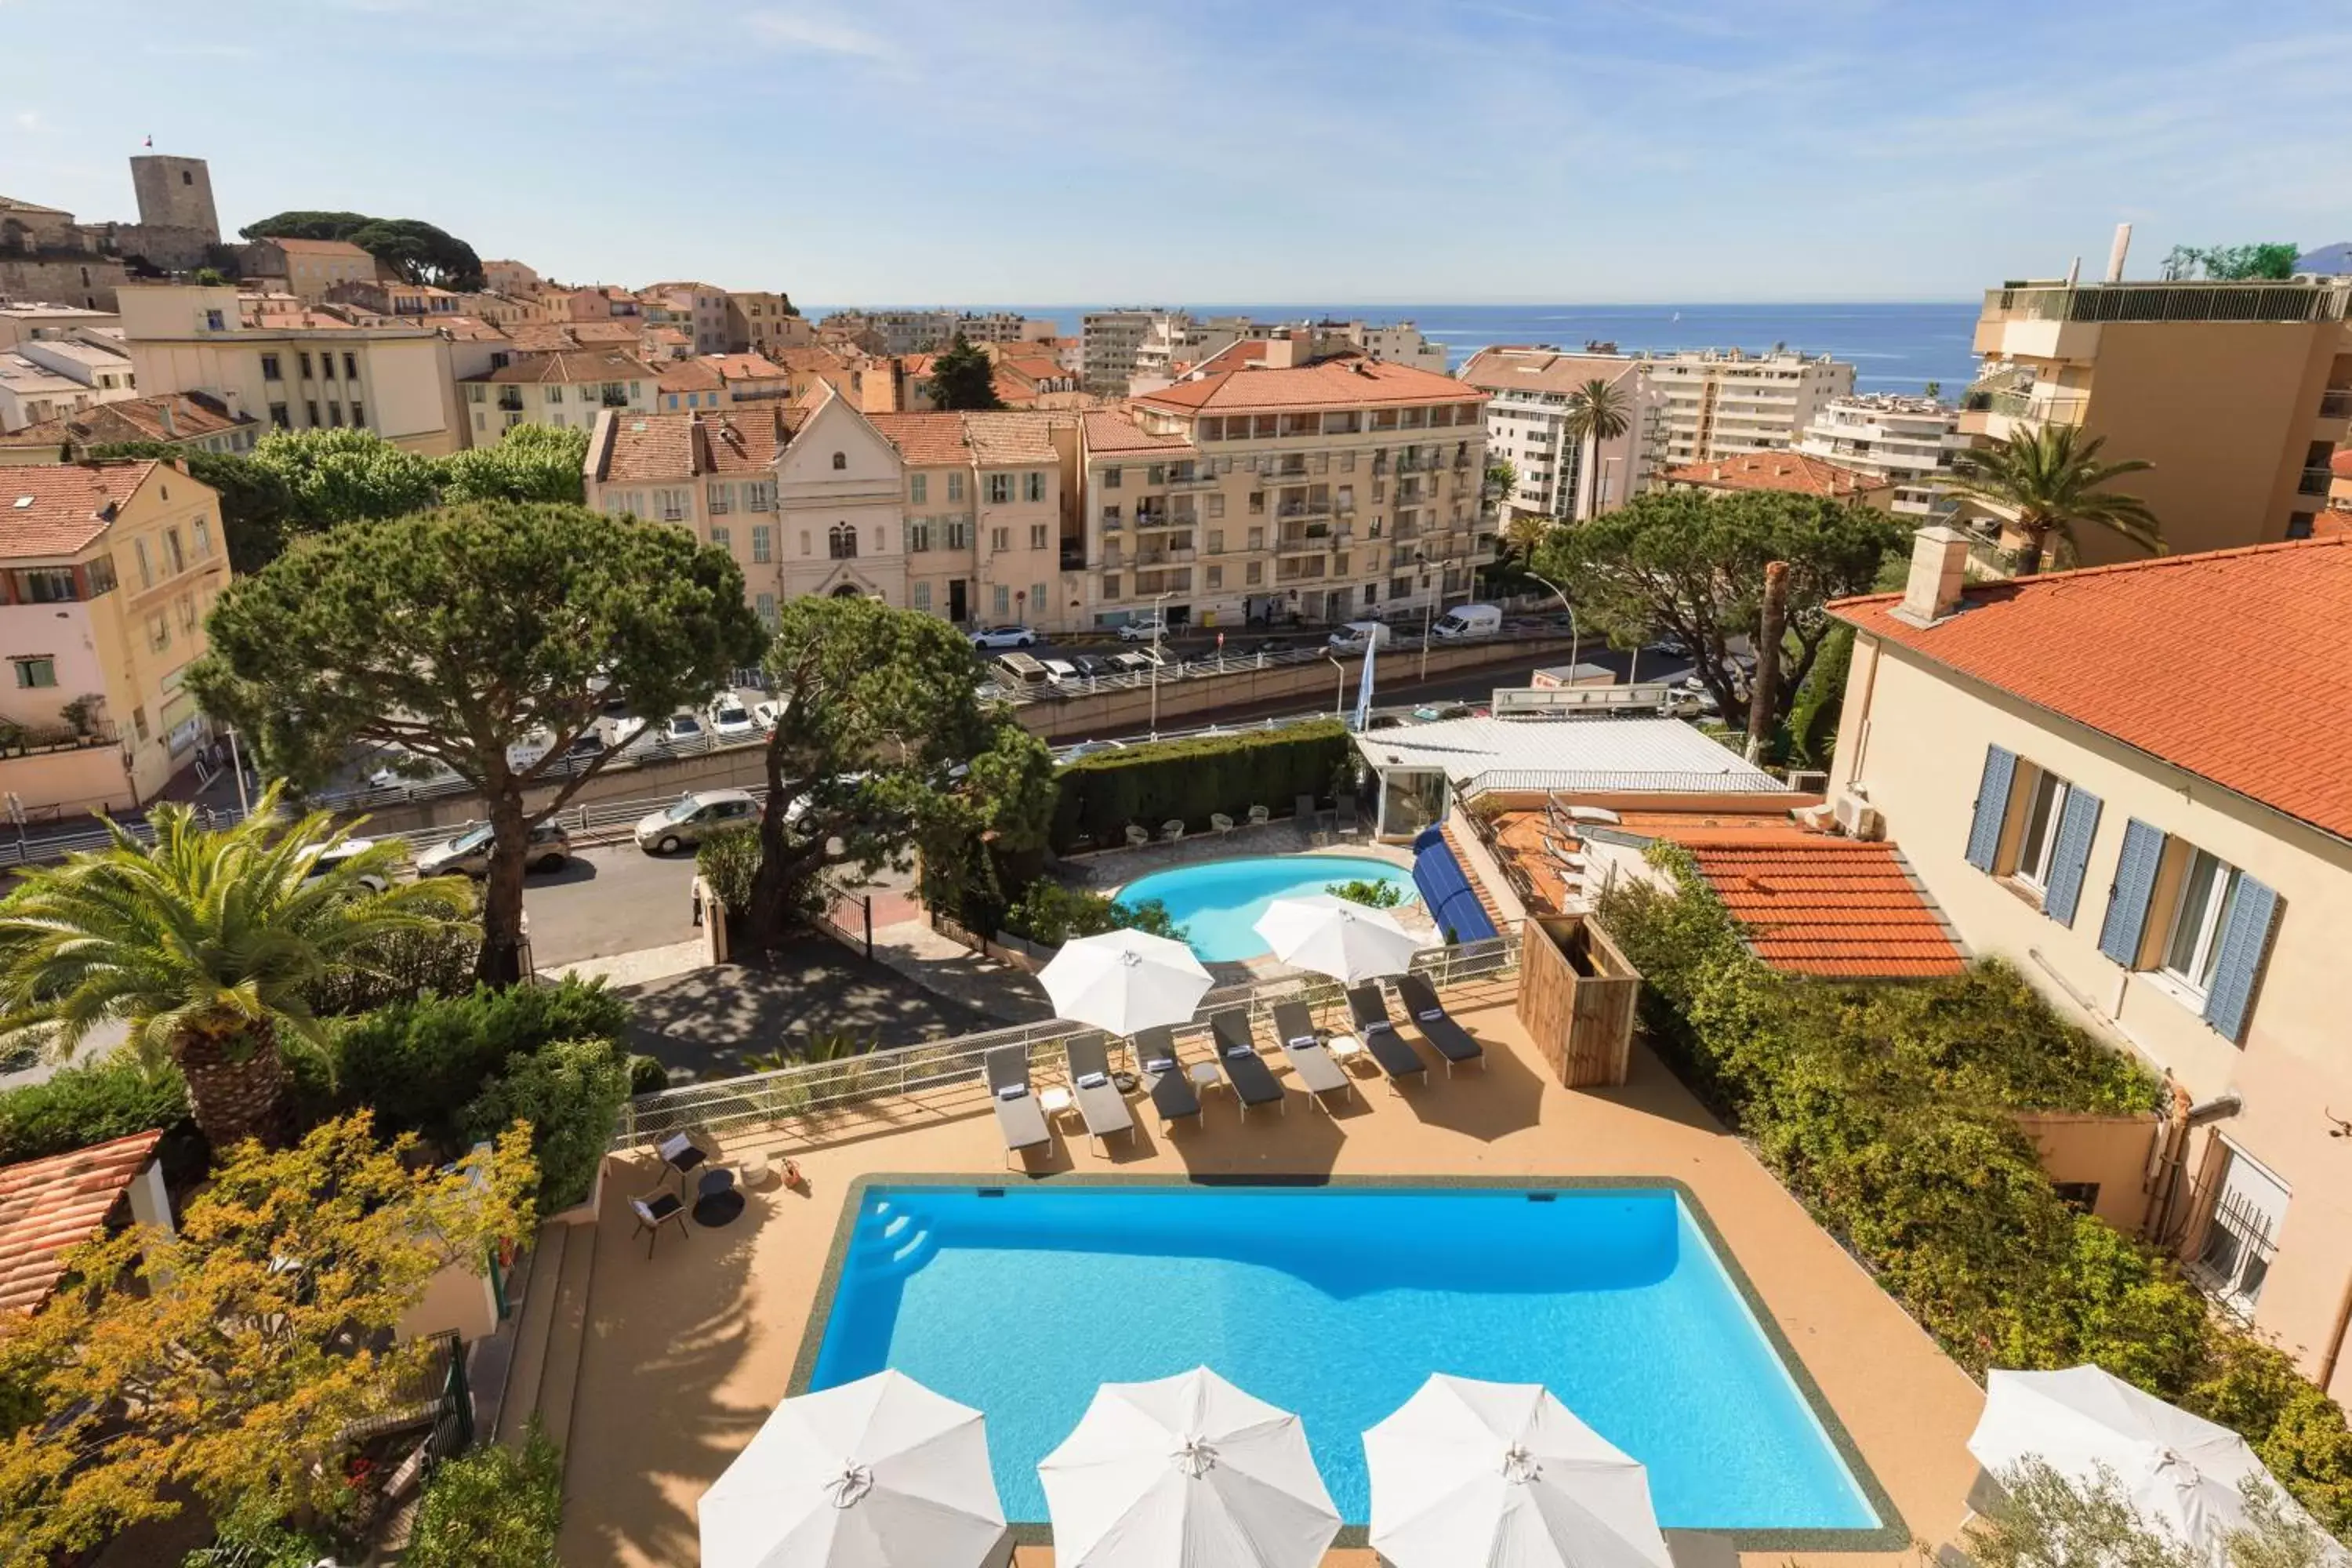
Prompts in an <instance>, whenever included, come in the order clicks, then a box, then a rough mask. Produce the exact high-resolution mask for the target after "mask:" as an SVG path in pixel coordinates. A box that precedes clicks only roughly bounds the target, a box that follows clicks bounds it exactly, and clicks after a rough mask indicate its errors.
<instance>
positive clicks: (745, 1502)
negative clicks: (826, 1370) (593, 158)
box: [695, 1372, 1004, 1568]
mask: <svg viewBox="0 0 2352 1568" xmlns="http://www.w3.org/2000/svg"><path fill="white" fill-rule="evenodd" d="M695 1512H696V1514H697V1516H698V1518H699V1519H700V1521H701V1523H702V1568H956V1565H958V1564H966V1563H968V1564H971V1565H972V1568H979V1565H980V1564H982V1563H986V1562H987V1561H988V1560H989V1558H990V1556H991V1555H992V1553H993V1552H995V1550H996V1548H997V1543H998V1542H1001V1541H1002V1540H1003V1538H1004V1509H1003V1505H1002V1504H1000V1503H999V1502H998V1501H997V1500H996V1482H995V1479H994V1478H993V1477H992V1475H991V1473H990V1471H989V1468H988V1436H987V1433H986V1432H985V1430H984V1429H983V1428H982V1424H981V1414H980V1412H979V1411H977V1410H974V1409H971V1407H970V1406H968V1405H958V1404H957V1403H956V1402H955V1401H954V1400H952V1399H949V1398H946V1397H944V1396H943V1395H940V1394H934V1393H932V1392H931V1391H930V1390H929V1389H928V1388H925V1387H924V1386H923V1385H922V1384H919V1383H917V1382H916V1381H915V1380H914V1379H913V1378H910V1377H908V1376H906V1375H904V1374H903V1373H896V1372H877V1373H875V1374H874V1375H873V1376H871V1377H862V1378H859V1379H858V1380H857V1381H856V1383H845V1384H842V1385H841V1386H840V1387H838V1388H828V1389H825V1390H824V1391H823V1392H822V1393H818V1394H802V1395H801V1396H800V1397H799V1398H797V1399H787V1400H785V1401H784V1402H783V1403H782V1405H778V1406H776V1409H775V1413H774V1414H773V1415H770V1416H769V1417H768V1420H767V1423H766V1425H764V1426H761V1428H760V1430H759V1431H758V1432H757V1433H755V1434H753V1436H752V1437H751V1442H750V1443H749V1444H748V1445H746V1446H745V1447H744V1449H743V1451H742V1452H741V1453H740V1454H738V1455H737V1456H735V1462H734V1463H733V1464H731V1465H730V1466H728V1467H727V1469H726V1473H725V1474H723V1475H721V1476H720V1477H719V1479H718V1480H717V1481H715V1482H713V1483H712V1484H711V1487H710V1489H709V1491H706V1492H704V1493H703V1494H702V1500H701V1501H700V1502H698V1503H697V1504H696V1505H695Z"/></svg>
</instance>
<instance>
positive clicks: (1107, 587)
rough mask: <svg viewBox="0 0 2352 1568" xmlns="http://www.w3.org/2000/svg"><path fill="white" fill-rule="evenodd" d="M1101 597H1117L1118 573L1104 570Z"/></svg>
mask: <svg viewBox="0 0 2352 1568" xmlns="http://www.w3.org/2000/svg"><path fill="white" fill-rule="evenodd" d="M1103 597H1104V598H1106V599H1116V598H1118V573H1116V572H1106V573H1104V574H1103Z"/></svg>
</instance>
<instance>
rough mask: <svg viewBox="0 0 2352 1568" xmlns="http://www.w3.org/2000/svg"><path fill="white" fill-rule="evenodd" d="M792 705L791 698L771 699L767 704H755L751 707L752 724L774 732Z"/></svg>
mask: <svg viewBox="0 0 2352 1568" xmlns="http://www.w3.org/2000/svg"><path fill="white" fill-rule="evenodd" d="M791 705H792V699H791V698H789V697H771V698H769V699H768V700H766V701H765V702H755V703H753V704H752V705H751V722H753V723H754V724H757V725H758V726H760V728H761V729H762V730H772V729H774V728H775V727H776V725H777V723H778V721H781V720H782V718H783V716H784V710H785V709H786V708H788V707H790V706H791Z"/></svg>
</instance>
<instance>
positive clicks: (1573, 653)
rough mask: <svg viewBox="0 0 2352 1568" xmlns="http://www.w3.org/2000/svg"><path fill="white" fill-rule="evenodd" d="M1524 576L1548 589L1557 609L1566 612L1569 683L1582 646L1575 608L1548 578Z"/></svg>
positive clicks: (1562, 591)
mask: <svg viewBox="0 0 2352 1568" xmlns="http://www.w3.org/2000/svg"><path fill="white" fill-rule="evenodd" d="M1524 575H1526V576H1528V577H1534V578H1535V580H1536V581H1537V582H1538V583H1541V584H1543V585H1544V586H1545V587H1547V588H1549V589H1550V590H1551V591H1552V593H1553V594H1554V595H1556V596H1557V597H1558V598H1559V607H1560V608H1561V609H1563V610H1566V611H1567V612H1568V679H1570V681H1574V680H1575V679H1576V659H1577V653H1578V651H1579V650H1580V648H1581V647H1583V645H1584V634H1583V633H1582V632H1581V631H1580V630H1579V629H1578V628H1577V625H1576V606H1575V605H1571V604H1570V603H1569V602H1568V595H1567V593H1566V592H1565V591H1564V590H1562V589H1561V587H1560V585H1559V584H1557V583H1555V582H1553V581H1552V580H1551V579H1550V578H1549V577H1538V576H1536V574H1534V573H1533V572H1528V573H1526V574H1524Z"/></svg>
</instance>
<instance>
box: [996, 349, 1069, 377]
mask: <svg viewBox="0 0 2352 1568" xmlns="http://www.w3.org/2000/svg"><path fill="white" fill-rule="evenodd" d="M996 368H997V369H999V370H1003V371H1010V372H1012V373H1013V374H1014V375H1019V376H1025V377H1027V378H1028V379H1029V380H1031V381H1033V382H1034V381H1059V380H1060V379H1062V378H1063V377H1064V376H1066V375H1067V374H1070V373H1069V372H1067V371H1066V370H1064V369H1063V368H1062V362H1061V361H1060V360H1057V359H1055V358H1052V357H1051V356H1049V355H1046V354H1006V355H1005V356H1004V357H1003V359H1000V360H998V361H997V362H996Z"/></svg>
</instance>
